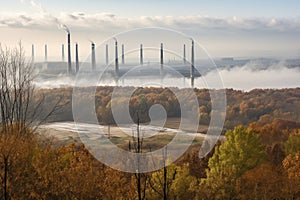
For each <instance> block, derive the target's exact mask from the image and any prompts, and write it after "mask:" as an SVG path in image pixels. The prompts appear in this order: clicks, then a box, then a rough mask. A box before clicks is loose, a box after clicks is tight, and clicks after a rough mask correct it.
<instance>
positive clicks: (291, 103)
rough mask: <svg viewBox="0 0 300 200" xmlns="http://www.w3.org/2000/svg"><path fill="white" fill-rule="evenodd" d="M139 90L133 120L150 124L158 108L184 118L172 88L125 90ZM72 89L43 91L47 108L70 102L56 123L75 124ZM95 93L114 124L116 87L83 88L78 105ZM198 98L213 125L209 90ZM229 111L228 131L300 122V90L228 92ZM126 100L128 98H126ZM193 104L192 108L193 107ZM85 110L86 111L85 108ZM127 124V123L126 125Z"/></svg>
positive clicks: (104, 120) (106, 120) (105, 118)
mask: <svg viewBox="0 0 300 200" xmlns="http://www.w3.org/2000/svg"><path fill="white" fill-rule="evenodd" d="M132 89H135V91H134V93H133V94H132V96H131V98H130V101H129V105H128V106H129V111H130V114H131V117H132V119H133V120H135V119H136V117H135V114H136V112H137V111H139V115H140V116H139V118H140V120H141V121H142V122H147V121H149V120H150V118H149V115H148V111H149V108H150V107H151V106H152V105H154V104H160V105H162V106H163V107H164V108H165V110H166V111H167V115H168V117H169V118H172V117H180V116H181V112H180V110H181V108H180V104H179V102H178V99H177V98H176V96H175V95H174V93H173V92H172V91H171V90H170V89H168V88H153V87H150V88H131V87H127V88H123V90H122V91H123V92H124V94H125V93H126V91H131V90H132ZM72 90H73V89H72V88H59V89H51V90H40V91H39V93H40V94H45V95H46V104H45V106H48V105H52V104H53V102H57V99H58V97H62V98H63V102H67V104H66V106H65V107H64V109H63V110H62V111H61V112H60V113H59V114H58V115H56V116H55V117H53V118H52V120H54V121H72V120H73V116H72V106H71V102H72V101H71V100H72ZM91 90H96V93H95V96H90V97H88V98H89V99H90V100H91V101H95V105H96V108H95V109H96V113H97V117H98V120H99V122H100V123H101V124H114V123H115V122H114V119H113V116H112V113H111V96H112V93H113V90H114V87H97V88H92V87H89V88H81V89H80V92H79V94H78V95H77V96H76V98H77V101H78V102H83V105H84V101H86V99H87V94H90V91H91ZM172 90H173V91H176V93H177V94H179V95H182V96H184V97H186V100H185V102H184V103H185V106H191V107H192V106H194V105H193V104H192V102H189V95H190V90H189V89H178V88H172ZM194 91H195V95H196V96H197V99H198V103H199V107H198V108H195V109H198V110H199V116H200V121H199V124H201V125H209V122H210V119H211V98H210V95H209V91H208V90H206V89H194ZM226 95H227V108H226V121H225V125H224V127H225V129H224V130H228V129H232V128H234V127H235V126H237V125H244V126H247V125H249V124H250V123H251V122H258V123H259V124H260V125H264V124H269V123H271V122H272V121H274V119H285V120H290V121H300V114H299V112H298V111H299V108H300V88H294V89H256V90H252V91H250V92H243V91H238V90H232V89H227V90H226ZM120 96H121V95H120ZM124 96H125V95H124ZM116 101H120V102H122V101H126V99H123V98H122V97H119V98H116ZM189 104H190V105H189ZM82 109H84V108H82ZM125 122H126V121H125Z"/></svg>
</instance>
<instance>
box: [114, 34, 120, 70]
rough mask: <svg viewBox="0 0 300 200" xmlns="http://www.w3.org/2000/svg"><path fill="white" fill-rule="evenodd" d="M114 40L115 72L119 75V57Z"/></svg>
mask: <svg viewBox="0 0 300 200" xmlns="http://www.w3.org/2000/svg"><path fill="white" fill-rule="evenodd" d="M114 40H115V72H116V73H117V74H118V73H119V58H118V57H119V55H118V41H117V39H116V38H114Z"/></svg>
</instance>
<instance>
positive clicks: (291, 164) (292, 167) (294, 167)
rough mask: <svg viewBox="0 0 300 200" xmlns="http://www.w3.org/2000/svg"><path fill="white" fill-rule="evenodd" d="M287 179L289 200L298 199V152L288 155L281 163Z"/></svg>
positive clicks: (299, 195) (299, 187) (299, 191)
mask: <svg viewBox="0 0 300 200" xmlns="http://www.w3.org/2000/svg"><path fill="white" fill-rule="evenodd" d="M282 165H283V168H284V170H285V172H286V175H287V178H288V188H289V197H288V198H289V199H298V198H300V184H299V183H300V152H298V153H296V154H294V155H288V156H287V157H286V158H285V159H284V160H283V162H282Z"/></svg>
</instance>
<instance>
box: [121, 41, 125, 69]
mask: <svg viewBox="0 0 300 200" xmlns="http://www.w3.org/2000/svg"><path fill="white" fill-rule="evenodd" d="M124 63H125V50H124V44H122V65H124Z"/></svg>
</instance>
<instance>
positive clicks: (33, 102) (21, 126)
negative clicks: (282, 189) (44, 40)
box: [0, 43, 59, 199]
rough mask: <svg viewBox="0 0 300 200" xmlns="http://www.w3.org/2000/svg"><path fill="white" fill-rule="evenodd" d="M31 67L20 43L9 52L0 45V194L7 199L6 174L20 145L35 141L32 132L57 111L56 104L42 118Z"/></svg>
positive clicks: (17, 153)
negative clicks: (0, 192) (0, 184)
mask: <svg viewBox="0 0 300 200" xmlns="http://www.w3.org/2000/svg"><path fill="white" fill-rule="evenodd" d="M33 79H34V67H33V65H32V63H31V62H29V61H26V59H25V53H24V51H23V48H22V45H21V43H20V44H19V47H16V48H14V49H12V50H9V49H4V48H2V46H1V45H0V123H1V124H0V142H1V145H0V159H1V163H2V165H3V166H2V168H1V169H2V173H1V176H2V177H1V178H2V179H1V181H2V192H3V197H4V199H8V198H10V197H9V194H8V182H9V180H8V178H9V177H10V176H9V175H8V173H9V170H10V168H11V167H12V166H13V164H14V163H13V162H14V161H15V160H17V159H16V157H18V156H19V155H21V154H22V153H23V152H22V151H23V150H22V149H20V148H19V147H20V146H22V145H21V144H22V143H26V141H27V142H30V141H31V140H32V139H33V138H34V131H35V130H36V128H37V127H38V126H39V125H40V124H41V123H42V122H44V121H45V120H46V119H47V118H48V117H49V116H50V115H51V114H53V113H54V112H55V111H56V108H58V106H57V105H58V104H59V101H58V102H57V103H56V104H55V105H54V107H53V109H51V110H49V112H44V113H43V115H41V113H42V111H43V108H42V104H43V101H44V97H43V95H40V96H39V95H36V94H35V92H34V91H35V87H34V84H33Z"/></svg>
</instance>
